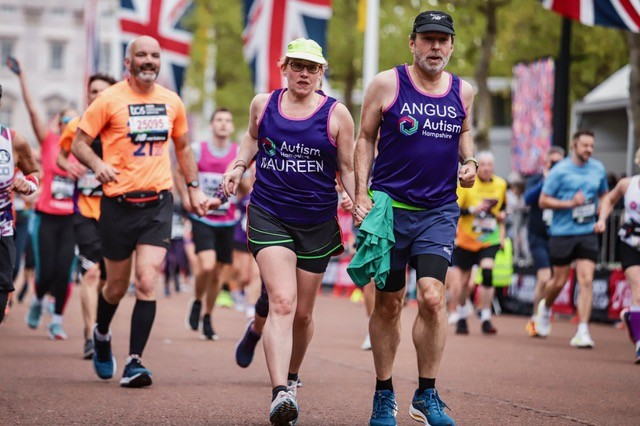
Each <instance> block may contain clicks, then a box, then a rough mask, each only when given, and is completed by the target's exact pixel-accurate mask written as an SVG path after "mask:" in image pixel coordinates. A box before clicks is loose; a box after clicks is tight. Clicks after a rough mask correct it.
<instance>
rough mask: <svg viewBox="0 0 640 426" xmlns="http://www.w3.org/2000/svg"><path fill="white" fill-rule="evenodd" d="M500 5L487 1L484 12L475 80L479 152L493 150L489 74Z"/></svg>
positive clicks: (475, 108) (475, 119)
mask: <svg viewBox="0 0 640 426" xmlns="http://www.w3.org/2000/svg"><path fill="white" fill-rule="evenodd" d="M499 6H500V4H497V3H496V2H494V1H493V0H489V1H487V3H486V5H485V8H484V11H485V15H486V18H487V26H486V33H485V35H484V38H483V39H482V45H481V46H480V58H479V59H478V66H477V67H476V72H475V75H474V77H475V80H476V85H477V86H478V94H477V96H476V102H475V106H474V113H473V114H474V123H475V128H476V134H475V142H476V144H477V146H478V150H479V151H482V150H488V149H490V148H491V143H490V141H489V130H490V129H491V126H492V124H493V120H492V117H493V112H492V108H491V93H490V92H489V84H488V78H489V72H490V65H491V56H492V51H493V46H494V44H495V41H496V34H497V32H498V23H497V16H496V14H497V10H498V7H499Z"/></svg>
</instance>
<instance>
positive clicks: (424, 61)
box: [414, 50, 453, 74]
mask: <svg viewBox="0 0 640 426" xmlns="http://www.w3.org/2000/svg"><path fill="white" fill-rule="evenodd" d="M452 53H453V50H452V51H451V52H449V54H448V55H445V56H443V57H441V59H442V62H440V65H436V66H433V65H429V59H428V56H425V57H424V58H420V57H419V56H418V55H416V54H414V60H415V62H416V63H417V64H418V66H419V67H420V68H421V69H422V70H423V71H424V72H426V73H428V74H437V73H439V72H441V71H442V70H444V68H445V67H446V66H447V64H448V63H449V59H451V54H452Z"/></svg>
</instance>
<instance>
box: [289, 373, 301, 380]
mask: <svg viewBox="0 0 640 426" xmlns="http://www.w3.org/2000/svg"><path fill="white" fill-rule="evenodd" d="M289 380H293V381H294V382H297V381H298V373H289V375H288V376H287V381H289Z"/></svg>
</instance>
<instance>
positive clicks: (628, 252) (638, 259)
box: [618, 240, 640, 271]
mask: <svg viewBox="0 0 640 426" xmlns="http://www.w3.org/2000/svg"><path fill="white" fill-rule="evenodd" d="M618 244H620V263H621V264H622V270H623V271H624V270H626V269H627V268H629V267H631V266H640V251H638V250H636V249H634V248H633V247H631V246H630V245H629V244H627V243H625V242H624V241H620V240H618Z"/></svg>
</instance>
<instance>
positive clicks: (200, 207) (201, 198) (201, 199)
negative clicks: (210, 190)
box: [183, 188, 212, 216]
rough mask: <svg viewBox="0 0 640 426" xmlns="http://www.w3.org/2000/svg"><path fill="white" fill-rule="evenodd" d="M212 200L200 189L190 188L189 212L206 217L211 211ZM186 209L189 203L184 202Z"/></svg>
mask: <svg viewBox="0 0 640 426" xmlns="http://www.w3.org/2000/svg"><path fill="white" fill-rule="evenodd" d="M211 201H212V199H209V198H207V196H206V195H204V193H203V192H202V190H201V189H200V188H189V201H188V203H189V204H190V205H189V210H188V211H191V212H193V213H195V214H197V215H198V216H204V215H205V214H207V212H208V211H209V210H210V208H209V206H210V204H211ZM183 204H184V206H185V208H187V203H186V202H184V201H183Z"/></svg>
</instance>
